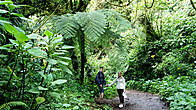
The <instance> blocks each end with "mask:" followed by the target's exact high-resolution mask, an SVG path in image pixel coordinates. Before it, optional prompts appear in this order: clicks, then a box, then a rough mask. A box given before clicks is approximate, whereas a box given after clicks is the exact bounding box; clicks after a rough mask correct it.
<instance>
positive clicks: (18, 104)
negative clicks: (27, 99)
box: [0, 101, 29, 110]
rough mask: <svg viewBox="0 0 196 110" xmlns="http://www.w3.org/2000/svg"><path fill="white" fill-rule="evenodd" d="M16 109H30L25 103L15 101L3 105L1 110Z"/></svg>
mask: <svg viewBox="0 0 196 110" xmlns="http://www.w3.org/2000/svg"><path fill="white" fill-rule="evenodd" d="M14 107H22V108H24V109H25V110H28V109H29V107H28V106H27V105H26V104H25V103H23V102H20V101H13V102H8V103H5V104H3V105H1V106H0V110H10V109H12V108H14Z"/></svg>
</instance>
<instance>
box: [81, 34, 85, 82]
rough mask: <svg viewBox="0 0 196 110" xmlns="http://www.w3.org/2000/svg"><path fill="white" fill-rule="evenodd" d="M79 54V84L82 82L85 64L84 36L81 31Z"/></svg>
mask: <svg viewBox="0 0 196 110" xmlns="http://www.w3.org/2000/svg"><path fill="white" fill-rule="evenodd" d="M79 37H80V52H81V71H80V80H81V83H83V81H84V68H85V63H86V56H85V35H84V32H83V31H80V36H79Z"/></svg>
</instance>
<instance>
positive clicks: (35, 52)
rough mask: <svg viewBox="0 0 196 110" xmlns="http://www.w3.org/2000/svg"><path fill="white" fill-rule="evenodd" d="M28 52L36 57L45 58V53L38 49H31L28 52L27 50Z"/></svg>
mask: <svg viewBox="0 0 196 110" xmlns="http://www.w3.org/2000/svg"><path fill="white" fill-rule="evenodd" d="M28 52H29V53H30V54H31V55H33V56H36V57H47V53H46V52H45V51H43V50H41V49H40V48H32V49H30V50H28Z"/></svg>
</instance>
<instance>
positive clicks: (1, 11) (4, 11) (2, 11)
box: [0, 9, 8, 13]
mask: <svg viewBox="0 0 196 110" xmlns="http://www.w3.org/2000/svg"><path fill="white" fill-rule="evenodd" d="M7 12H8V11H7V10H3V9H0V13H7Z"/></svg>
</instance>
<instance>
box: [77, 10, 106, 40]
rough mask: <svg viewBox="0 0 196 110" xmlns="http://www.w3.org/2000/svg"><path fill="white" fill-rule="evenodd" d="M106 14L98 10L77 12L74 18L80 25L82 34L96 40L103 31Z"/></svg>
mask: <svg viewBox="0 0 196 110" xmlns="http://www.w3.org/2000/svg"><path fill="white" fill-rule="evenodd" d="M105 18H106V16H105V15H104V14H103V13H102V12H99V11H94V12H90V13H77V14H76V15H75V19H76V21H77V22H78V24H79V25H80V26H81V27H82V30H83V31H84V34H85V35H86V36H88V37H89V40H91V41H96V39H98V37H100V36H101V35H102V34H104V32H105V27H106V19H105Z"/></svg>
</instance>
